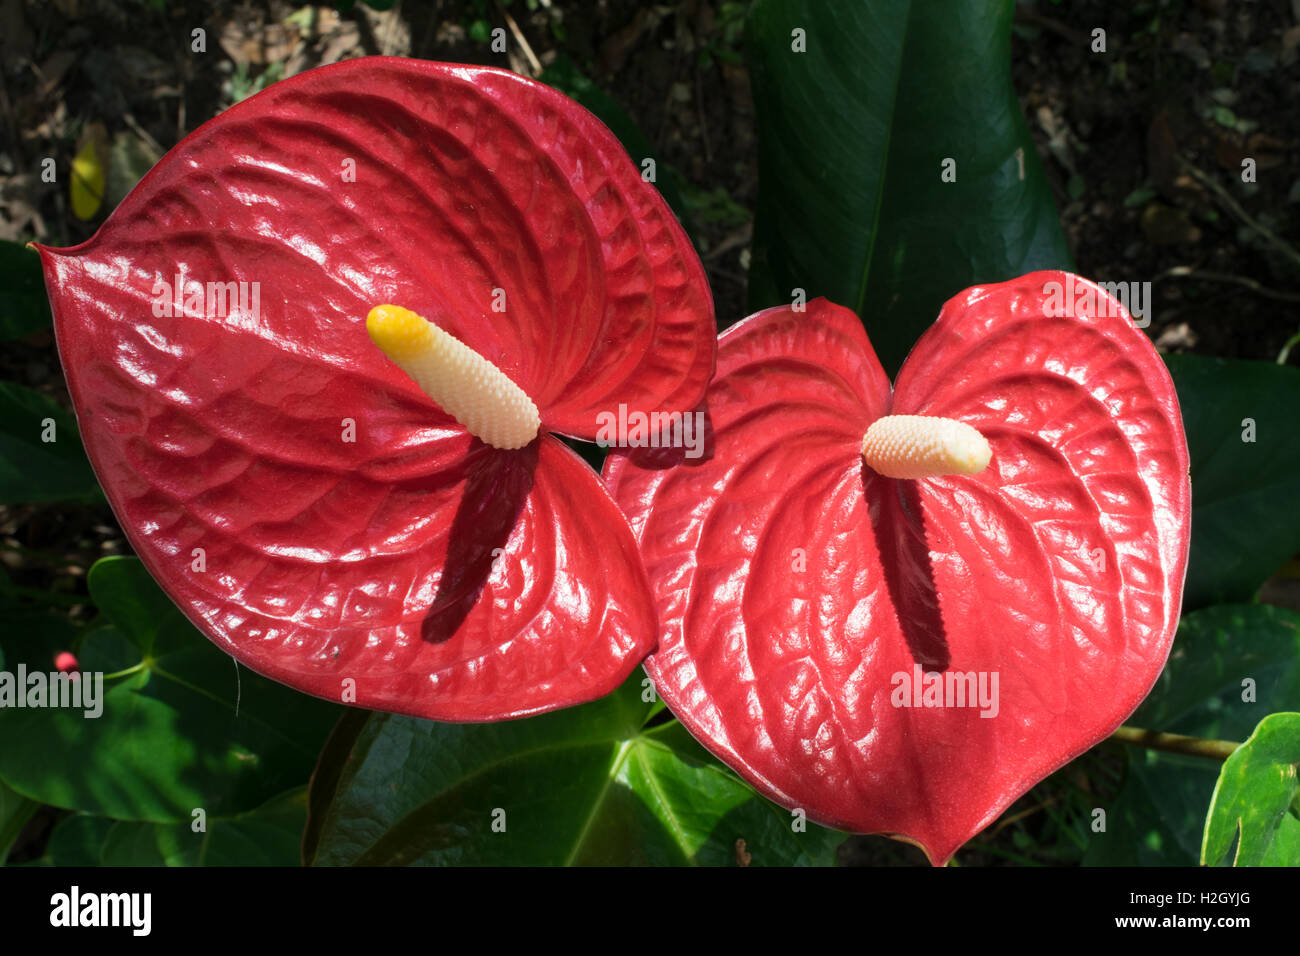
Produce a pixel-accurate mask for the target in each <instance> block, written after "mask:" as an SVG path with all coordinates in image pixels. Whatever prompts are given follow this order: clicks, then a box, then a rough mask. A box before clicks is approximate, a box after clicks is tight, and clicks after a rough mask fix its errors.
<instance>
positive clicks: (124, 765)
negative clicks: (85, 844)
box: [0, 558, 341, 823]
mask: <svg viewBox="0 0 1300 956" xmlns="http://www.w3.org/2000/svg"><path fill="white" fill-rule="evenodd" d="M89 586H90V593H91V597H92V598H93V599H94V601H95V603H96V605H97V606H98V607H100V608H101V609H102V610H103V612H104V617H105V619H106V620H107V622H108V624H107V625H106V626H102V627H99V628H97V629H95V630H94V631H92V632H91V633H89V634H87V635H86V637H85V638H84V640H83V641H82V643H81V646H80V648H79V660H80V664H81V676H80V677H79V678H78V679H79V680H81V681H87V682H88V681H91V680H93V679H94V677H95V675H96V673H97V672H98V673H99V674H100V675H102V677H103V681H102V693H101V694H100V695H98V696H97V703H98V706H99V707H100V708H102V713H101V714H100V716H98V717H90V716H88V714H90V713H93V712H94V710H95V706H94V705H95V703H96V701H91V705H90V706H83V707H79V708H78V707H40V708H33V707H23V708H6V709H4V710H0V780H3V781H4V782H5V783H6V784H8V785H9V786H11V787H12V788H13V789H15V790H17V791H18V792H19V793H22V794H24V795H25V796H27V797H30V798H32V799H35V800H40V801H42V802H44V803H49V804H53V805H54V806H59V807H68V808H70V809H75V810H84V811H88V812H92V813H97V814H102V815H105V816H109V817H113V818H114V819H119V820H147V821H153V822H172V821H185V822H187V823H188V821H189V820H190V819H191V816H190V814H191V811H192V810H193V809H194V808H196V807H202V808H203V809H204V810H205V811H206V812H207V814H208V816H209V817H220V816H231V815H234V814H237V813H240V812H243V811H246V810H251V809H253V808H254V807H257V806H258V805H260V804H261V803H263V802H265V801H266V800H268V799H270V798H271V797H273V796H275V795H276V794H279V793H282V792H284V791H285V790H287V789H289V788H291V787H294V786H298V785H301V784H304V783H305V782H306V781H307V779H308V776H309V775H310V773H311V770H312V766H313V765H314V762H315V757H316V754H317V752H318V751H319V749H320V746H321V743H322V742H323V741H324V739H325V737H326V735H327V733H328V731H329V728H330V727H331V726H332V724H333V723H334V721H335V720H336V719H337V717H338V715H339V713H340V712H341V708H340V707H338V706H335V705H332V704H328V703H325V702H323V701H320V700H317V699H316V698H313V697H309V696H307V695H305V694H300V693H298V692H296V691H293V690H290V689H288V688H286V687H283V686H281V685H279V684H276V683H274V682H273V681H269V680H266V679H265V678H262V677H259V676H257V675H256V674H253V673H252V672H250V671H247V670H241V669H237V667H236V665H235V663H234V661H233V660H232V659H231V658H229V657H227V656H226V655H225V654H223V653H222V652H221V651H220V650H219V649H218V648H217V647H215V646H214V645H213V644H212V643H211V642H209V641H208V640H207V639H206V638H204V637H203V636H202V635H201V634H199V632H198V631H197V630H195V628H194V627H193V625H191V624H190V623H189V621H188V620H186V619H185V617H184V615H183V614H181V612H180V611H179V610H178V609H177V608H176V606H175V605H174V604H172V603H171V601H170V600H169V599H168V598H167V596H166V595H165V594H163V592H162V590H161V589H159V587H158V586H157V584H155V583H154V581H153V579H152V578H150V577H149V575H148V573H147V572H146V571H145V570H144V567H143V565H142V564H141V563H140V562H139V561H138V560H136V559H135V558H105V559H103V560H101V561H99V562H98V563H96V564H95V566H94V567H93V568H91V571H90V575H89ZM6 656H7V657H9V658H10V660H9V661H8V666H9V667H10V668H11V669H12V668H14V667H15V666H16V665H17V663H18V660H21V658H17V659H15V658H13V651H12V650H11V649H10V648H9V645H8V642H6ZM23 662H24V663H26V664H27V666H28V669H29V671H33V670H40V671H48V670H49V669H50V668H51V662H50V661H49V660H48V658H47V657H46V656H45V650H41V651H40V654H39V656H38V657H37V658H35V659H31V660H26V661H23ZM92 696H94V695H92ZM83 703H85V702H84V701H83Z"/></svg>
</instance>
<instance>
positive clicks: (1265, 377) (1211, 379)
mask: <svg viewBox="0 0 1300 956" xmlns="http://www.w3.org/2000/svg"><path fill="white" fill-rule="evenodd" d="M1165 361H1166V363H1167V364H1168V365H1169V371H1170V373H1171V374H1172V375H1173V378H1174V385H1175V386H1176V387H1177V388H1178V401H1179V404H1180V405H1181V406H1182V410H1183V425H1184V427H1185V428H1186V429H1187V445H1188V449H1189V451H1190V452H1191V456H1192V554H1191V561H1190V564H1189V566H1188V569H1187V585H1186V587H1185V589H1184V596H1183V606H1184V608H1196V607H1202V606H1204V605H1206V604H1211V603H1218V602H1227V601H1248V600H1250V599H1251V597H1252V596H1253V595H1254V594H1255V592H1256V591H1258V590H1259V588H1260V585H1262V584H1263V583H1264V581H1265V580H1267V579H1268V577H1269V576H1270V575H1272V574H1273V572H1274V571H1276V570H1277V569H1278V568H1279V567H1280V566H1281V565H1282V564H1283V563H1284V562H1285V561H1286V560H1287V558H1289V557H1290V556H1291V555H1293V554H1295V553H1296V552H1297V551H1300V507H1297V503H1298V502H1300V442H1297V441H1296V440H1295V416H1296V412H1297V409H1300V369H1296V368H1291V367H1289V366H1285V365H1276V364H1274V363H1272V362H1248V361H1243V360H1238V359H1216V358H1205V357H1203V356H1199V355H1169V356H1166V358H1165Z"/></svg>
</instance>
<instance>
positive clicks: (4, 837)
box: [0, 784, 40, 866]
mask: <svg viewBox="0 0 1300 956" xmlns="http://www.w3.org/2000/svg"><path fill="white" fill-rule="evenodd" d="M39 807H40V804H39V803H37V802H36V801H35V800H28V799H27V798H26V797H24V796H23V795H22V794H21V793H15V792H14V791H12V790H10V789H9V788H8V787H6V786H5V785H4V784H0V866H3V865H4V861H5V860H6V859H7V858H8V856H9V850H10V849H11V848H12V847H13V845H14V841H15V840H17V839H18V835H19V834H20V833H22V832H23V827H25V826H27V821H28V820H30V819H31V818H32V814H33V813H35V812H36V810H37V809H38V808H39Z"/></svg>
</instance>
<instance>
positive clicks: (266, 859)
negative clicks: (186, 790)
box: [100, 787, 307, 866]
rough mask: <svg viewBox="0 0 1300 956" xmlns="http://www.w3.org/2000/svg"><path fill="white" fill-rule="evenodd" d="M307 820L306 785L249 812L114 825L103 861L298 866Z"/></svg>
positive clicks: (129, 863)
mask: <svg viewBox="0 0 1300 956" xmlns="http://www.w3.org/2000/svg"><path fill="white" fill-rule="evenodd" d="M306 820H307V788H306V787H298V788H296V789H294V790H292V791H290V792H289V793H287V794H284V795H283V796H280V797H277V798H275V799H274V800H271V801H269V802H268V803H266V804H265V805H263V806H261V807H258V808H257V809H256V810H252V811H249V812H248V813H241V814H239V815H238V816H234V817H216V818H209V819H207V820H206V821H204V829H202V830H197V831H196V830H195V828H194V821H190V822H185V823H139V822H134V821H122V822H119V823H116V824H114V825H113V828H112V829H111V830H109V832H108V835H107V838H106V839H105V841H104V848H103V852H102V855H101V861H100V862H101V863H102V864H103V865H104V866H298V865H299V863H300V860H299V852H300V849H299V841H300V840H301V839H302V828H303V825H304V823H305V822H306Z"/></svg>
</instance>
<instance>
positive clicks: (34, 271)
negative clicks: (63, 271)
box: [0, 239, 54, 340]
mask: <svg viewBox="0 0 1300 956" xmlns="http://www.w3.org/2000/svg"><path fill="white" fill-rule="evenodd" d="M53 324H54V323H53V319H51V318H50V301H49V299H47V298H46V297H45V279H44V277H43V276H42V275H41V258H40V256H38V255H37V254H36V252H35V250H33V249H28V248H26V247H25V246H24V245H23V244H22V243H21V242H10V241H9V240H7V239H3V240H0V340H5V339H20V338H22V337H23V336H26V335H31V334H32V333H33V332H39V331H40V330H41V329H49V328H53Z"/></svg>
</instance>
